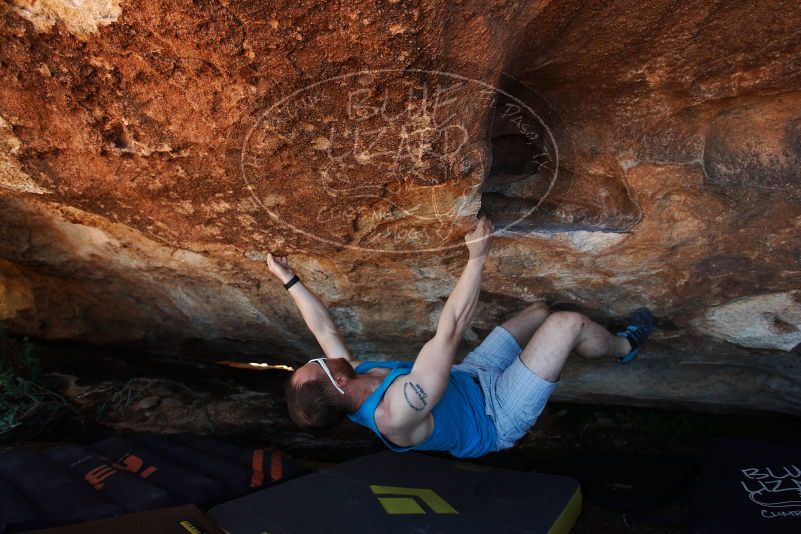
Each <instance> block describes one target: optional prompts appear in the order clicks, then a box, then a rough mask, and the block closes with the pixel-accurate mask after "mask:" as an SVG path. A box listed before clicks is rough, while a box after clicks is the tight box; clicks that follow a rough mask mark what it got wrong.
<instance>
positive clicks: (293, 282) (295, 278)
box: [284, 275, 300, 289]
mask: <svg viewBox="0 0 801 534" xmlns="http://www.w3.org/2000/svg"><path fill="white" fill-rule="evenodd" d="M298 282H300V278H298V275H295V276H293V277H292V278H290V279H289V282H287V283H286V284H284V288H285V289H289V288H290V287H292V286H294V285H295V284H297V283H298Z"/></svg>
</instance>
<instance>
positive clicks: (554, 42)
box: [0, 0, 801, 413]
mask: <svg viewBox="0 0 801 534" xmlns="http://www.w3.org/2000/svg"><path fill="white" fill-rule="evenodd" d="M0 69H1V70H0V72H1V74H0V75H1V76H2V83H0V320H2V321H3V323H4V324H5V325H6V326H7V327H8V328H9V329H10V330H11V331H12V332H14V333H18V334H25V335H29V336H34V337H36V338H39V339H46V340H51V341H69V342H80V343H90V344H95V345H105V346H116V347H124V348H134V349H137V350H141V351H147V352H155V353H164V354H169V355H179V356H182V357H189V358H197V359H204V360H217V359H226V360H236V359H239V360H244V361H264V362H273V363H289V364H292V363H295V362H299V361H303V360H305V359H307V358H309V357H310V356H311V355H317V354H318V349H317V347H316V345H315V343H314V340H313V338H312V337H311V335H310V334H309V333H308V332H307V331H306V329H305V327H304V325H303V323H302V321H301V318H300V315H299V313H298V312H297V311H296V310H295V309H294V306H293V304H292V302H291V301H290V299H289V297H288V295H287V294H286V292H285V291H284V290H283V288H282V287H281V286H280V284H278V283H277V282H276V281H275V280H274V279H272V278H271V277H270V274H269V273H268V271H267V269H266V266H265V263H264V258H265V256H266V254H267V253H268V252H269V251H280V252H282V253H286V254H289V255H290V259H291V262H292V263H293V265H294V266H295V268H296V271H297V272H298V274H299V275H300V277H301V278H302V279H303V280H304V281H305V282H306V283H307V285H308V286H309V287H311V288H313V289H314V290H316V291H317V292H318V294H319V295H320V296H321V298H322V299H323V300H324V302H325V303H326V305H328V306H329V307H330V308H331V309H332V310H333V314H334V315H335V317H336V320H337V321H338V322H339V323H340V326H341V327H342V329H343V332H344V334H345V336H346V338H347V340H348V342H349V343H350V344H351V346H352V348H353V350H354V352H355V353H356V354H358V355H359V356H361V357H386V358H412V357H414V356H415V355H416V352H417V349H418V347H419V346H420V345H422V343H423V342H424V341H425V340H426V339H427V338H428V337H429V336H431V334H432V333H433V332H434V330H435V327H436V320H437V317H438V312H439V310H440V309H441V307H442V303H443V302H444V300H445V299H446V298H447V296H448V294H449V292H450V290H451V288H452V287H453V285H454V284H455V281H456V278H457V277H458V276H459V273H460V272H461V268H462V266H463V263H464V261H465V259H466V251H465V250H464V248H463V245H462V235H463V234H464V232H465V230H466V229H467V228H468V227H469V226H470V225H471V221H473V220H475V214H476V213H477V211H478V209H479V207H481V206H482V205H483V206H484V208H485V209H487V210H488V211H489V212H490V214H491V215H492V216H493V219H494V221H495V224H496V228H497V229H498V230H499V235H498V236H497V237H496V239H495V244H494V248H493V251H492V254H491V257H490V258H489V260H488V262H487V269H486V274H485V280H484V286H483V289H484V292H483V294H482V297H481V304H480V308H479V310H478V312H477V315H476V320H475V321H474V324H473V328H472V329H471V330H470V331H469V332H468V339H467V341H468V342H469V343H468V344H466V345H465V348H468V345H469V344H474V343H476V342H478V341H479V340H480V339H481V338H482V336H483V335H485V334H486V333H487V332H488V331H489V330H490V329H491V328H492V327H493V326H494V325H496V324H497V323H498V322H499V321H502V320H503V319H504V318H506V317H507V316H509V315H510V314H512V313H513V312H515V311H517V310H519V309H520V308H522V307H524V306H525V304H526V303H529V302H534V301H537V300H545V301H547V302H548V303H557V304H560V305H565V306H571V307H574V308H576V309H580V310H583V311H585V312H586V313H588V314H589V315H590V316H591V317H593V318H595V319H598V320H600V321H603V322H606V323H610V322H612V323H614V322H616V321H617V322H619V321H620V320H621V319H622V318H623V317H625V315H626V314H627V313H628V312H629V311H631V310H632V309H634V308H636V307H638V306H642V305H647V306H649V307H650V308H651V309H652V310H653V312H654V314H655V315H656V316H657V317H658V325H659V327H660V328H659V330H658V332H657V334H656V336H655V338H654V342H653V344H652V345H651V347H650V350H649V351H647V352H646V354H644V355H643V357H642V358H641V359H639V360H638V361H637V362H635V363H634V364H632V365H629V366H625V367H621V366H619V365H617V364H615V363H613V362H600V363H599V362H583V361H578V360H576V361H574V362H572V363H571V364H570V365H569V367H568V369H567V370H566V372H565V375H564V376H563V377H562V385H561V386H560V388H557V393H556V397H557V398H561V399H568V400H578V401H586V402H618V403H632V404H639V405H646V406H667V405H674V406H687V407H701V408H710V407H714V408H720V409H727V410H775V411H782V412H789V413H801V400H800V399H801V362H799V355H800V354H801V349H799V343H801V291H800V290H799V288H801V178H799V176H801V174H800V173H799V169H800V168H801V4H799V3H798V2H797V1H778V0H765V1H762V2H745V1H730V0H720V1H712V0H699V1H696V2H672V1H667V0H654V1H650V2H646V3H642V2H636V1H634V0H612V1H596V0H585V1H581V0H575V1H574V0H565V1H559V2H555V1H549V0H542V1H523V2H496V3H486V2H480V1H471V0H468V1H466V2H461V3H458V4H453V3H449V2H445V1H444V0H442V1H440V0H425V1H417V0H397V1H394V2H389V3H384V2H381V3H378V2H376V3H371V2H344V3H319V2H295V1H292V2H288V1H281V0H279V1H276V2H266V1H258V2H245V3H238V2H218V1H213V0H212V1H195V2H188V1H182V0H176V1H175V2H168V3H165V2H155V1H152V0H143V1H141V2H136V3H132V2H127V1H124V0H92V1H88V2H82V3H74V2H68V1H66V0H46V1H32V0H8V1H6V2H3V3H2V4H0Z"/></svg>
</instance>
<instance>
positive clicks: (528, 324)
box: [501, 302, 551, 347]
mask: <svg viewBox="0 0 801 534" xmlns="http://www.w3.org/2000/svg"><path fill="white" fill-rule="evenodd" d="M550 313H551V310H550V309H549V308H548V306H547V305H545V304H543V303H542V302H535V303H534V304H531V305H529V306H528V307H526V308H524V309H523V310H521V311H520V312H519V313H517V314H516V315H515V316H514V317H512V318H511V319H509V320H508V321H506V322H504V323H502V324H501V326H502V327H503V328H504V329H506V330H507V331H508V332H509V333H510V334H512V337H514V338H515V341H517V344H518V345H520V346H521V347H525V346H526V345H527V344H528V342H529V340H530V339H531V336H532V335H534V332H535V331H536V330H537V328H539V327H540V325H541V324H542V323H544V322H545V319H547V318H548V315H550Z"/></svg>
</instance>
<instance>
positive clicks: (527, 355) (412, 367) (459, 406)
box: [268, 216, 653, 458]
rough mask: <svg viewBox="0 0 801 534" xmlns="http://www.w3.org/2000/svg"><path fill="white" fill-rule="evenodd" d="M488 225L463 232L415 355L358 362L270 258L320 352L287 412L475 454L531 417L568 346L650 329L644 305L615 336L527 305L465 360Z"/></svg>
mask: <svg viewBox="0 0 801 534" xmlns="http://www.w3.org/2000/svg"><path fill="white" fill-rule="evenodd" d="M492 233H493V229H492V223H491V222H490V220H489V219H488V218H487V217H486V216H482V217H481V218H480V219H479V222H478V224H477V226H476V228H475V230H473V231H472V232H470V233H468V234H467V235H466V236H465V242H466V244H467V248H468V250H469V260H468V261H467V266H466V267H465V269H464V271H463V272H462V275H461V277H460V278H459V281H458V282H457V284H456V286H455V287H454V289H453V291H452V293H451V295H450V297H449V298H448V300H447V302H446V303H445V306H444V307H443V309H442V313H441V315H440V318H439V323H438V325H437V331H436V334H435V335H434V337H433V338H432V339H431V340H430V341H428V342H427V343H426V344H425V345H424V346H423V348H422V350H420V353H419V354H418V355H417V358H416V359H415V361H414V362H413V363H412V362H375V361H358V360H355V359H354V358H353V355H352V354H351V352H350V351H349V350H348V348H347V346H346V345H345V343H344V341H343V338H342V336H341V335H340V333H339V332H338V330H337V328H336V326H335V325H334V322H333V321H332V320H331V316H330V315H329V314H328V311H327V310H326V308H325V306H324V305H323V304H322V303H321V302H320V300H319V299H317V298H316V297H315V296H314V295H313V294H312V293H311V291H309V290H308V289H307V288H306V287H305V286H304V285H303V284H302V283H301V282H300V281H299V280H298V278H297V277H296V276H295V275H294V274H293V272H292V270H291V269H290V267H289V264H288V263H287V260H286V258H285V257H274V256H273V255H272V254H270V255H269V257H268V265H269V268H270V271H271V272H272V273H273V274H274V275H275V276H276V277H278V278H279V279H280V280H281V281H282V282H283V283H284V286H285V287H286V288H287V289H288V290H289V293H290V295H291V296H292V298H293V299H294V301H295V303H296V304H297V306H298V308H299V309H300V311H301V314H302V315H303V318H304V320H305V321H306V324H307V325H308V326H309V328H310V329H311V331H312V333H313V334H314V336H315V337H316V338H317V341H318V342H319V344H320V347H322V349H323V352H324V353H325V356H326V357H325V358H315V359H313V360H310V361H309V362H308V363H307V364H306V365H304V366H302V367H300V368H298V369H297V370H295V371H294V372H293V373H292V376H291V377H290V380H289V381H288V383H287V387H286V399H287V405H288V408H289V413H290V416H291V417H292V420H293V421H295V423H297V424H298V425H300V426H305V427H325V426H332V425H334V424H336V423H338V422H339V421H340V420H341V419H342V418H344V417H345V416H346V415H347V416H348V417H349V418H350V419H351V420H352V421H355V422H356V423H359V424H361V425H364V426H366V427H368V428H370V429H371V430H372V431H373V432H375V433H376V434H377V435H378V436H379V437H380V438H381V439H382V440H383V441H384V443H385V444H386V445H387V446H388V447H389V448H390V449H393V450H395V451H407V450H411V449H416V450H440V451H448V452H450V453H451V454H452V455H453V456H456V457H463V458H466V457H477V456H482V455H484V454H487V453H489V452H492V451H497V450H501V449H506V448H509V447H512V446H513V445H514V444H515V442H516V441H517V440H518V439H520V438H521V437H522V436H523V435H525V433H526V432H527V431H528V429H529V428H531V426H532V425H533V424H534V422H535V421H536V420H537V417H539V415H540V413H541V412H542V410H543V408H544V407H545V403H546V402H547V400H548V397H549V396H550V395H551V392H553V390H554V388H555V387H556V384H557V382H558V380H559V374H560V372H561V370H562V367H563V366H564V365H565V362H566V361H567V358H568V355H569V354H570V353H571V352H576V353H578V354H579V355H581V356H583V357H585V358H601V357H604V356H608V357H617V358H618V361H620V362H621V363H627V362H629V361H630V360H632V359H633V358H634V357H635V356H636V355H637V353H638V351H639V350H640V348H641V347H642V345H643V343H644V342H645V340H646V339H647V338H648V336H649V335H650V334H651V331H652V330H653V317H652V316H651V313H650V312H649V311H648V310H647V309H645V308H641V309H639V310H637V311H636V312H634V314H632V316H631V320H630V324H629V326H628V327H627V328H626V329H625V330H624V331H622V332H619V333H618V334H617V335H613V334H611V333H610V332H609V331H607V330H606V329H605V328H604V327H602V326H600V325H599V324H597V323H594V322H593V321H591V320H589V319H588V318H587V317H586V316H584V315H582V314H580V313H577V312H572V311H555V312H551V311H549V309H548V307H547V306H545V305H544V304H541V303H536V304H532V305H530V306H529V307H527V308H525V309H524V310H523V311H521V312H520V313H519V314H517V315H515V316H514V317H512V318H511V319H509V320H508V321H506V322H505V323H503V324H501V325H499V326H497V327H495V329H494V330H493V331H492V332H491V333H490V334H489V335H488V336H487V338H486V339H485V340H484V341H483V342H482V343H481V344H480V345H479V346H478V347H477V348H476V349H475V350H473V351H472V352H471V353H470V354H469V355H468V356H467V357H466V358H465V359H464V361H463V362H462V363H460V364H458V365H453V360H454V356H455V355H456V351H457V347H458V346H459V342H460V340H461V339H462V335H463V334H464V331H465V329H466V328H467V327H468V326H469V325H470V322H471V320H472V318H473V314H474V312H475V309H476V304H477V302H478V296H479V290H480V287H481V276H482V271H483V268H484V260H485V257H486V255H487V252H488V251H489V249H490V243H491V240H492Z"/></svg>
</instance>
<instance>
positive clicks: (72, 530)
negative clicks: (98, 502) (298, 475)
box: [26, 505, 224, 534]
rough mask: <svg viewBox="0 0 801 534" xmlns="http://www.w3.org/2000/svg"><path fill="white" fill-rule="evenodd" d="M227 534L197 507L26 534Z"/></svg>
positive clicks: (152, 511) (141, 513)
mask: <svg viewBox="0 0 801 534" xmlns="http://www.w3.org/2000/svg"><path fill="white" fill-rule="evenodd" d="M145 533H147V534H224V533H223V531H221V530H220V529H219V528H217V526H216V525H215V524H214V522H212V521H211V520H210V519H209V518H208V517H206V516H205V515H204V514H203V512H201V511H200V510H198V509H197V508H196V507H195V506H192V505H188V506H178V507H175V508H161V509H159V510H151V511H149V512H140V513H136V514H127V515H123V516H120V517H115V518H113V519H100V520H98V521H92V522H90V523H82V524H80V525H69V526H66V527H57V528H51V529H47V530H37V531H34V532H28V533H26V534H145Z"/></svg>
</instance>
